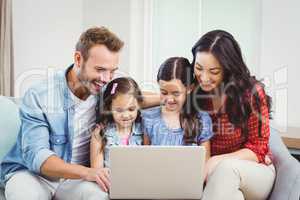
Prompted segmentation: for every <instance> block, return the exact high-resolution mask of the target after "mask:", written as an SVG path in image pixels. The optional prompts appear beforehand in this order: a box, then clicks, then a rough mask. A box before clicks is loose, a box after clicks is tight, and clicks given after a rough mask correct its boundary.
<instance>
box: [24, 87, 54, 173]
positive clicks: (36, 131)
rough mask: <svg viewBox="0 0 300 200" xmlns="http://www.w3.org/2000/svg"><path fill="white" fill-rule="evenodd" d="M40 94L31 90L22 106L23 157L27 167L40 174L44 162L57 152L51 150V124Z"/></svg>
mask: <svg viewBox="0 0 300 200" xmlns="http://www.w3.org/2000/svg"><path fill="white" fill-rule="evenodd" d="M40 102H41V101H40V96H39V95H38V94H37V92H35V91H34V90H29V91H28V92H27V93H26V94H25V96H24V98H23V101H22V104H21V106H20V117H21V121H22V125H21V138H22V140H21V141H22V144H21V145H22V157H23V159H24V161H25V163H26V167H27V168H28V169H29V170H30V171H32V172H35V173H38V174H40V173H41V172H40V168H41V166H42V164H43V163H44V162H45V161H46V160H47V159H48V158H49V157H50V156H51V155H54V154H55V153H54V152H53V151H51V150H50V143H49V125H48V122H47V118H46V115H45V108H44V107H43V106H42V105H41V103H40Z"/></svg>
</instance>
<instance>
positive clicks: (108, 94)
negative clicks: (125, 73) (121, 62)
mask: <svg viewBox="0 0 300 200" xmlns="http://www.w3.org/2000/svg"><path fill="white" fill-rule="evenodd" d="M119 94H131V95H133V96H134V98H136V100H137V102H138V104H139V105H141V103H142V102H143V97H142V92H141V90H140V88H139V86H138V84H137V83H136V82H135V81H134V80H133V79H132V78H130V77H121V78H116V79H114V80H112V81H111V82H109V83H108V84H107V86H106V88H105V91H104V92H100V94H99V95H98V100H97V105H96V123H97V124H101V125H102V126H103V128H102V129H101V131H100V133H99V136H100V138H101V140H102V144H103V145H102V147H104V146H105V144H106V139H105V137H104V133H105V130H106V128H107V126H108V125H109V124H111V123H113V122H114V120H113V116H112V112H111V105H112V101H113V100H114V99H115V98H116V97H117V96H118V95H119ZM135 121H136V122H141V113H140V111H139V110H138V115H137V118H136V120H135ZM102 149H103V148H102Z"/></svg>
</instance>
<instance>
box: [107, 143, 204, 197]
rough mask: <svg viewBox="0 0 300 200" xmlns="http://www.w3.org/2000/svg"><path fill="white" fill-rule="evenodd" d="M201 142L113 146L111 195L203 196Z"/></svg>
mask: <svg viewBox="0 0 300 200" xmlns="http://www.w3.org/2000/svg"><path fill="white" fill-rule="evenodd" d="M204 163H205V148H204V147H202V146H116V147H111V148H110V170H111V174H110V178H111V186H110V191H109V193H110V194H109V195H110V198H111V199H200V198H201V195H202V190H203V170H204Z"/></svg>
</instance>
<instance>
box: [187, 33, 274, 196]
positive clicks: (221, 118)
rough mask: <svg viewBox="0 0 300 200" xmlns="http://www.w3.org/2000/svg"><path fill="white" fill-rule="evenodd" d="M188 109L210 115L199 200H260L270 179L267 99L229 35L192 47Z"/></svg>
mask: <svg viewBox="0 0 300 200" xmlns="http://www.w3.org/2000/svg"><path fill="white" fill-rule="evenodd" d="M192 53H193V63H192V64H193V66H194V75H195V79H196V80H197V81H196V85H197V86H198V87H196V89H195V91H194V94H195V95H194V96H195V99H194V106H195V107H196V109H198V110H203V111H207V112H209V113H210V115H211V118H212V120H213V124H214V125H213V129H214V133H215V135H214V137H213V138H212V140H211V155H212V157H211V158H210V159H209V160H208V162H207V165H206V173H205V177H206V187H205V190H204V193H203V198H202V199H203V200H207V199H209V200H217V199H218V200H219V199H232V200H234V199H256V200H258V199H266V198H267V197H268V194H269V193H270V191H271V189H272V186H273V182H274V180H275V174H276V173H275V169H274V166H273V165H268V164H270V163H269V161H267V159H266V158H268V156H267V154H268V153H269V146H268V142H269V135H270V127H269V117H270V101H271V99H270V97H269V96H267V95H266V94H265V91H264V85H263V84H262V83H261V82H260V81H258V80H256V79H255V77H253V76H251V75H250V72H249V70H248V68H247V66H246V64H245V62H244V60H243V58H242V53H241V50H240V47H239V45H238V43H237V41H236V40H235V39H234V38H233V36H232V35H231V34H230V33H228V32H225V31H222V30H215V31H211V32H208V33H206V34H205V35H203V36H202V37H201V38H200V39H199V41H197V42H196V44H195V45H194V47H193V49H192Z"/></svg>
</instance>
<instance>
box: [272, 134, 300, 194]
mask: <svg viewBox="0 0 300 200" xmlns="http://www.w3.org/2000/svg"><path fill="white" fill-rule="evenodd" d="M270 148H271V151H272V154H273V158H274V159H273V162H274V165H275V168H276V180H275V184H274V187H273V190H272V193H271V194H270V198H269V199H270V200H282V199H286V200H299V197H300V163H299V162H298V161H297V160H296V159H295V158H294V157H293V156H291V154H290V153H289V151H288V149H287V147H286V146H285V145H284V143H283V141H282V139H281V137H280V135H279V133H278V131H276V130H275V129H272V128H271V136H270Z"/></svg>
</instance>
